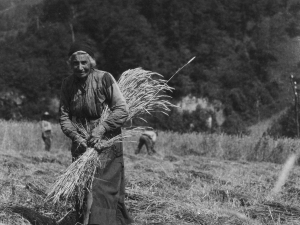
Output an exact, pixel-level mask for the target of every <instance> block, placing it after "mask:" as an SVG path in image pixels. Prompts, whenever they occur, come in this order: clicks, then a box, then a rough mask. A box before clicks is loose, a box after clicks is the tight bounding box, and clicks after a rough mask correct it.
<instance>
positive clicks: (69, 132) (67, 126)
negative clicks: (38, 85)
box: [59, 80, 79, 140]
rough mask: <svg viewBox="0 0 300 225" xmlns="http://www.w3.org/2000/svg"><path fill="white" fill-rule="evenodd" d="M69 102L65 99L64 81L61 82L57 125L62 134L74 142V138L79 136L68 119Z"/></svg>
mask: <svg viewBox="0 0 300 225" xmlns="http://www.w3.org/2000/svg"><path fill="white" fill-rule="evenodd" d="M69 104H70V103H69V101H68V97H67V90H66V80H65V81H64V82H63V84H62V87H61V96H60V108H59V110H60V118H59V123H60V126H61V129H62V131H63V133H64V134H65V135H66V136H67V137H69V138H71V139H72V140H74V139H75V138H76V137H78V136H79V134H78V132H77V129H76V128H75V127H74V125H73V124H72V121H71V119H70V117H71V115H70V107H69Z"/></svg>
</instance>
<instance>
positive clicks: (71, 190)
mask: <svg viewBox="0 0 300 225" xmlns="http://www.w3.org/2000/svg"><path fill="white" fill-rule="evenodd" d="M190 61H191V60H190ZM186 65H187V64H186ZM182 68H183V67H182ZM177 72H178V71H177ZM177 72H176V73H177ZM162 77H163V76H162V75H160V74H158V73H155V72H151V71H146V70H143V69H142V68H136V69H132V70H127V71H125V72H124V73H123V74H122V75H121V77H120V79H119V81H118V86H119V88H120V91H121V92H122V94H123V96H124V97H125V99H126V102H127V105H128V108H129V116H128V119H127V120H131V119H134V118H140V119H142V120H143V118H142V116H143V115H145V114H151V113H152V112H155V111H158V112H162V113H166V112H167V111H169V110H170V107H173V106H174V105H173V104H172V103H170V102H169V101H168V100H167V99H168V97H169V96H168V95H167V94H166V93H167V92H169V91H172V90H173V88H171V87H170V86H168V84H167V82H168V81H166V80H164V79H162ZM109 114H110V110H109V108H108V107H107V106H106V107H105V109H104V110H103V113H102V116H101V118H100V120H99V123H100V124H101V122H103V121H104V120H105V119H106V118H107V117H108V115H109ZM74 126H75V127H76V128H77V130H79V131H80V133H81V134H82V135H83V136H84V137H85V138H86V137H88V136H89V132H90V131H89V129H87V128H86V127H87V126H83V125H82V124H75V123H74ZM139 130H140V129H139V128H135V129H132V130H124V131H123V133H122V134H120V135H117V136H115V137H113V138H111V139H109V140H104V141H102V149H101V150H102V151H101V153H98V152H97V151H96V150H95V149H94V148H87V150H86V152H85V153H84V154H83V155H82V156H80V157H79V158H78V159H77V160H76V161H75V162H73V163H72V164H71V165H70V166H69V167H68V168H67V170H66V171H65V173H64V174H62V175H61V176H60V177H59V178H58V180H57V181H56V182H55V183H54V184H53V186H52V187H51V188H50V191H49V192H48V195H47V198H46V201H51V202H52V203H54V204H55V203H58V202H60V201H61V200H64V201H65V203H67V201H68V200H70V199H72V198H73V197H75V196H76V197H77V199H79V201H80V204H81V206H82V204H83V200H84V197H85V195H86V192H87V191H89V190H90V189H91V185H92V182H93V177H94V174H95V172H96V168H105V165H106V163H107V162H108V161H109V159H110V158H109V155H110V154H109V153H110V149H111V147H112V146H113V145H114V144H115V143H117V142H120V141H123V140H124V139H125V138H128V137H131V136H132V135H133V134H135V133H136V132H138V131H139Z"/></svg>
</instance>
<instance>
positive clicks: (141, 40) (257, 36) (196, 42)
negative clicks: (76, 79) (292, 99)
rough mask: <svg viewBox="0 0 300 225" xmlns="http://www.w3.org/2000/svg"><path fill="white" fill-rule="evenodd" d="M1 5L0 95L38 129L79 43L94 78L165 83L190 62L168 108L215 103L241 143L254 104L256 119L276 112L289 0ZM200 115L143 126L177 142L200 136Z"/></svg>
mask: <svg viewBox="0 0 300 225" xmlns="http://www.w3.org/2000/svg"><path fill="white" fill-rule="evenodd" d="M8 2H9V1H3V2H2V3H0V16H1V22H0V28H1V29H2V30H3V31H6V32H4V33H1V34H0V38H1V39H0V40H1V46H2V50H1V52H0V59H1V61H2V63H1V65H0V74H1V77H0V88H1V90H17V92H18V93H21V94H22V95H24V96H25V97H26V100H24V104H23V105H22V106H18V110H19V111H20V115H22V116H23V118H27V119H38V118H39V115H40V114H41V112H42V111H44V110H45V107H46V108H47V105H48V103H49V101H50V99H51V98H54V97H59V91H60V85H61V82H62V80H63V79H64V78H65V77H66V76H67V75H68V74H69V71H68V67H67V64H66V60H67V51H68V47H69V45H70V43H71V42H72V41H74V40H80V39H88V40H89V41H90V42H92V43H93V45H94V48H95V49H96V51H97V54H96V58H97V63H98V68H100V69H102V70H106V71H109V72H111V73H112V74H113V75H114V76H115V77H116V78H118V76H120V74H121V73H122V72H124V71H125V70H127V69H131V68H136V67H143V68H144V69H148V70H152V71H156V72H159V73H161V74H163V75H164V76H165V78H166V79H168V78H170V77H171V76H172V75H173V74H174V72H175V71H176V70H177V69H178V68H179V67H180V66H182V65H183V64H184V63H186V62H187V61H188V60H189V59H191V58H192V57H193V56H196V59H195V60H194V61H193V63H191V64H190V65H189V66H187V67H186V68H184V70H182V71H181V72H180V73H179V74H177V75H176V76H175V77H174V78H173V79H172V80H171V81H170V86H172V87H174V88H175V91H174V92H173V93H172V97H173V99H174V101H176V100H178V99H180V98H181V97H182V96H185V95H187V94H192V95H194V96H197V97H207V98H208V99H210V100H215V99H217V100H220V101H221V102H222V103H223V105H224V108H225V116H226V118H227V120H226V121H225V123H224V126H223V129H224V131H225V132H228V133H241V132H242V133H244V132H245V127H246V126H247V125H248V124H250V123H253V122H255V121H256V119H257V110H255V109H256V108H255V107H256V106H257V104H258V102H259V104H260V107H261V114H260V116H261V117H266V116H269V115H270V113H272V112H274V111H276V110H277V108H278V107H280V105H279V104H278V101H279V100H280V97H281V93H283V91H284V90H282V89H281V85H280V84H281V83H280V82H281V81H280V77H278V76H274V75H272V74H274V73H273V69H274V68H279V69H280V60H279V59H280V57H284V56H282V53H278V46H279V45H280V44H282V43H285V42H286V41H288V40H289V38H291V37H295V36H297V35H298V34H299V29H298V27H297V24H298V22H299V21H298V19H299V16H300V7H299V6H300V3H299V1H295V0H294V1H292V0H243V1H240V0H180V1H172V0H110V1H108V0H101V1H93V0H80V1H79V0H47V1H33V0H31V1H29V0H28V2H29V3H30V4H29V3H28V4H27V5H25V3H24V2H26V1H17V0H16V1H14V2H15V6H16V7H14V9H9V10H5V9H7V8H9V7H10V6H9V5H8ZM20 2H23V3H22V4H21V3H20ZM19 3H20V4H19ZM1 10H2V11H1ZM17 10H19V11H20V10H21V11H22V10H23V11H22V12H23V13H22V14H20V13H19V14H18V12H19V11H17ZM11 12H14V14H13V16H11V15H10V13H11ZM24 12H27V13H26V14H25V15H26V17H25V16H24ZM16 15H19V16H16ZM20 15H22V16H20ZM12 30H13V31H17V32H11V31H12ZM6 105H9V106H6ZM2 106H5V107H4V108H3V107H2V109H1V110H0V117H2V118H6V119H9V118H11V117H12V115H13V113H12V112H10V111H11V110H15V109H14V107H13V106H12V104H4V103H3V102H2ZM270 109H271V110H270ZM48 110H51V109H48ZM53 113H57V111H55V112H53ZM207 113H208V112H207V111H203V110H202V111H201V109H197V110H196V111H195V112H193V113H192V114H189V113H187V112H184V113H183V114H182V113H181V114H180V113H178V112H176V111H175V110H173V111H172V112H171V115H170V117H169V118H167V119H166V118H165V117H164V116H156V115H155V117H153V118H152V119H150V121H149V124H150V125H153V124H154V125H155V127H157V128H160V129H167V130H176V131H182V132H186V131H189V130H190V127H189V124H191V123H193V124H194V128H193V131H203V130H204V131H205V129H206V128H205V126H204V124H203V123H204V122H203V121H204V119H203V118H205V117H206V116H207V115H206V114H207ZM201 115H203V117H202V116H201ZM213 130H216V126H215V128H214V129H213Z"/></svg>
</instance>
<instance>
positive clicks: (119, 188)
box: [59, 42, 133, 225]
mask: <svg viewBox="0 0 300 225" xmlns="http://www.w3.org/2000/svg"><path fill="white" fill-rule="evenodd" d="M68 56H69V61H68V62H69V65H70V67H71V70H72V75H70V76H68V77H67V78H65V80H64V81H63V83H62V88H61V103H60V119H59V121H60V125H61V128H62V131H63V132H64V133H65V135H66V136H68V137H69V138H70V139H71V140H72V147H71V153H72V158H73V161H74V160H76V159H77V158H78V157H79V156H80V155H81V154H83V153H84V152H85V151H86V148H87V147H88V146H89V147H94V146H96V144H97V145H98V143H99V142H97V141H98V140H99V139H103V138H104V137H106V138H112V137H114V136H116V135H118V134H120V133H121V126H122V125H123V124H124V122H125V121H126V119H127V117H128V106H127V104H126V101H125V99H124V97H123V95H122V93H121V92H120V89H119V87H118V85H117V83H116V81H115V79H114V78H113V76H112V75H111V74H110V73H108V72H105V71H101V70H97V69H95V66H96V62H95V60H94V52H93V50H92V47H91V46H90V45H89V44H88V43H86V42H82V43H80V42H77V43H73V44H72V45H71V47H70V50H69V54H68ZM105 105H108V107H109V108H110V110H111V113H110V115H109V116H108V117H107V119H105V120H104V121H103V122H101V124H99V118H100V116H101V114H102V112H103V109H104V106H105ZM72 122H73V123H72ZM74 122H76V123H81V124H82V125H83V126H86V124H88V126H89V127H90V129H91V135H90V137H89V139H88V140H86V139H84V138H83V137H82V136H81V135H80V132H78V130H77V129H76V128H75V127H74ZM95 150H97V151H98V152H101V148H100V149H96V148H95ZM110 154H111V155H110V156H109V158H110V161H109V162H108V163H107V165H106V167H105V168H104V169H100V168H97V171H96V174H95V177H94V179H93V184H92V188H91V190H90V192H89V193H88V194H87V197H86V199H87V200H86V205H87V206H88V207H85V208H84V209H80V208H79V204H77V206H76V211H77V222H78V223H81V224H94V225H95V224H97V225H117V224H118V225H119V224H120V225H123V224H131V223H132V222H133V221H132V219H131V218H130V216H129V213H128V211H127V209H126V207H125V204H124V197H125V183H124V180H125V178H124V160H123V144H122V143H121V142H119V143H116V144H114V146H113V147H112V148H111V150H110Z"/></svg>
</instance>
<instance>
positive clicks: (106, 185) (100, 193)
mask: <svg viewBox="0 0 300 225" xmlns="http://www.w3.org/2000/svg"><path fill="white" fill-rule="evenodd" d="M75 147H76V146H74V147H73V146H72V148H75ZM72 152H73V151H72ZM110 153H111V154H110V158H111V160H110V161H109V162H108V164H107V165H106V167H105V168H104V169H100V168H97V171H96V174H95V177H94V181H93V185H92V198H93V201H92V205H91V210H90V216H89V224H95V225H96V224H97V225H126V224H130V223H132V222H133V220H132V219H131V217H130V215H129V213H128V211H127V209H126V207H125V203H124V198H125V182H124V181H125V178H124V159H123V145H122V143H116V144H115V145H114V146H113V148H112V149H111V152H110ZM76 210H77V212H78V213H77V214H78V222H80V223H82V222H83V216H82V213H83V212H82V211H81V210H80V209H79V208H78V207H77V209H76Z"/></svg>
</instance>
